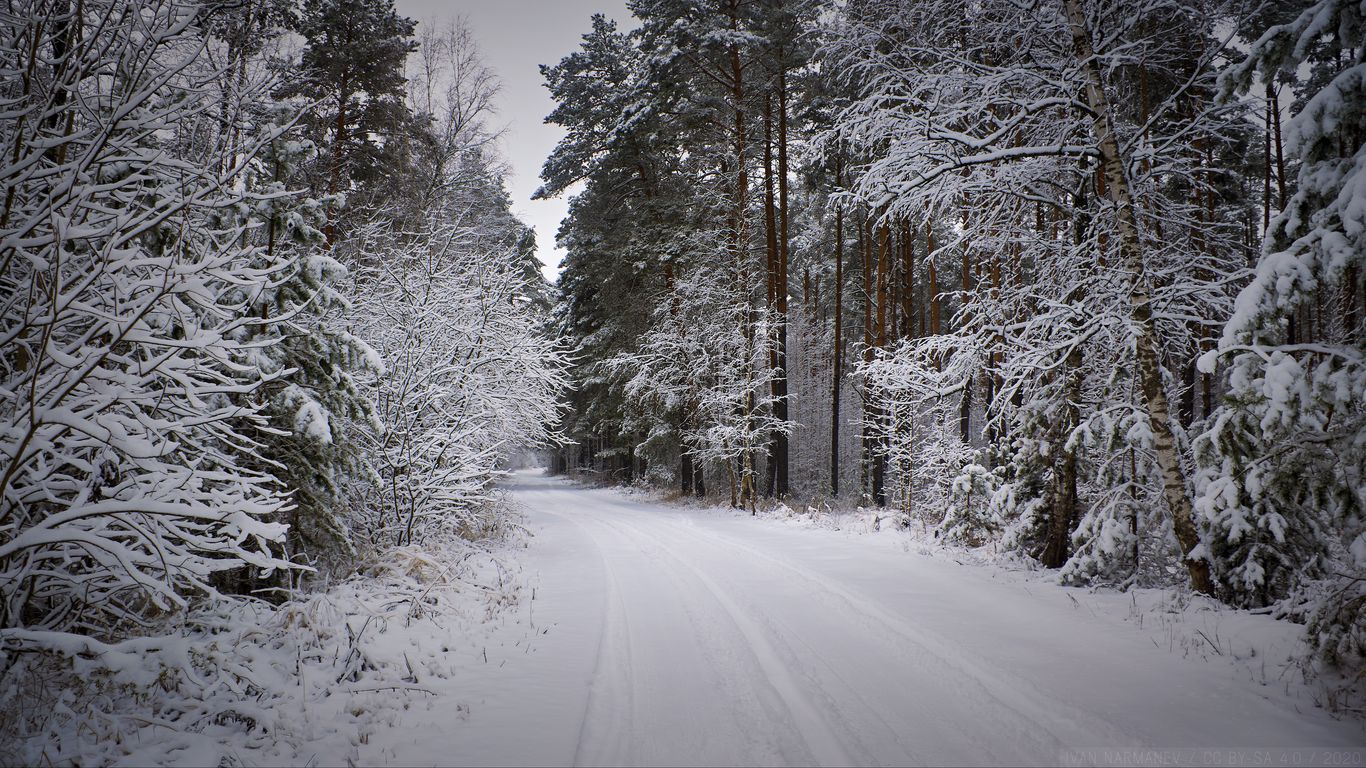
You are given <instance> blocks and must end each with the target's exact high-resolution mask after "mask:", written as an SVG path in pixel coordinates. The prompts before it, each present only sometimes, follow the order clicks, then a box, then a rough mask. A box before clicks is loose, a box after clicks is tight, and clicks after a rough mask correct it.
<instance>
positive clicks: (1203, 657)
mask: <svg viewBox="0 0 1366 768" xmlns="http://www.w3.org/2000/svg"><path fill="white" fill-rule="evenodd" d="M509 490H510V495H511V497H512V499H513V500H514V501H515V502H517V503H519V504H520V505H521V506H522V507H523V508H524V509H525V511H526V514H527V521H526V522H527V525H528V528H529V531H530V533H531V534H532V535H531V536H530V537H529V538H528V539H527V546H526V549H525V550H523V551H521V552H519V553H516V554H515V555H513V557H514V558H515V559H516V560H518V561H520V563H521V564H520V566H519V567H520V569H521V573H520V575H519V578H522V579H525V582H524V585H523V587H522V589H521V598H520V600H519V601H518V602H517V603H516V605H513V606H511V607H509V608H507V610H505V611H504V612H503V613H502V614H501V615H500V617H499V618H498V619H497V620H496V621H495V622H493V623H492V624H491V625H490V627H489V628H488V632H489V634H488V637H487V638H486V639H485V640H483V641H482V645H483V647H482V650H478V653H477V655H475V658H473V659H466V660H465V662H464V663H462V662H461V661H459V660H457V659H451V660H450V661H449V663H448V664H447V665H446V668H447V670H449V676H448V677H446V678H445V679H443V680H441V681H439V687H436V681H433V682H432V683H431V685H432V686H433V687H432V690H433V694H434V695H432V696H429V697H423V700H422V701H421V702H420V703H419V702H414V705H413V706H412V708H411V709H408V711H405V712H403V713H401V715H400V716H398V717H389V718H386V721H387V722H386V726H387V727H383V728H379V729H375V730H374V731H373V733H370V734H368V737H367V739H366V740H365V742H366V743H363V744H360V745H358V747H357V748H356V749H355V751H354V752H352V753H351V754H350V755H348V756H347V757H348V759H349V760H351V761H354V762H357V763H359V764H383V763H394V764H405V765H419V764H442V765H445V764H471V765H506V764H532V765H568V764H588V765H596V764H605V765H713V764H715V765H747V764H761V765H787V764H793V765H804V764H826V765H848V764H858V765H874V764H881V765H917V764H941V765H943V764H971V765H991V764H1067V765H1123V764H1139V765H1175V764H1191V765H1236V764H1249V765H1297V766H1309V765H1361V764H1362V763H1363V758H1366V730H1363V724H1362V723H1361V722H1360V721H1353V720H1338V719H1334V718H1333V717H1331V716H1330V715H1329V714H1328V713H1327V712H1325V711H1324V710H1323V709H1321V708H1319V707H1318V706H1316V702H1315V701H1314V699H1315V693H1314V687H1313V685H1312V684H1306V683H1304V682H1303V676H1302V674H1301V673H1300V670H1299V668H1298V666H1297V664H1296V662H1295V661H1294V659H1293V657H1294V656H1295V655H1296V654H1297V653H1298V652H1299V643H1300V640H1299V635H1300V632H1301V630H1302V628H1301V627H1299V626H1296V625H1293V624H1288V623H1285V622H1279V621H1275V620H1273V619H1271V618H1269V617H1266V616H1255V615H1250V614H1247V613H1246V612H1240V611H1233V610H1230V609H1227V608H1221V607H1219V606H1217V605H1215V604H1213V603H1209V602H1205V601H1202V600H1198V599H1197V600H1191V599H1189V598H1188V597H1185V596H1183V595H1181V594H1180V593H1177V592H1172V591H1162V590H1140V591H1137V592H1130V593H1124V594H1120V593H1114V592H1105V591H1092V590H1083V589H1075V588H1064V587H1060V586H1058V585H1056V584H1055V583H1053V582H1052V580H1051V579H1052V575H1051V574H1046V573H1039V572H1029V571H1027V570H1020V569H1010V568H1002V567H1000V566H994V565H990V564H984V563H981V562H971V561H970V560H967V559H965V558H964V557H962V556H960V555H956V554H955V553H953V552H952V551H950V550H947V549H944V548H939V547H934V546H931V545H930V544H929V543H927V542H924V541H920V540H917V538H916V536H915V534H914V533H913V532H905V531H883V532H877V531H874V530H873V528H874V525H873V524H872V521H871V520H870V519H868V518H867V517H866V516H864V517H860V516H858V515H845V516H843V517H841V518H830V517H825V518H823V519H818V518H817V517H813V516H797V517H792V516H788V517H784V518H782V519H775V518H774V517H772V516H770V517H768V518H765V517H762V516H761V517H758V518H755V517H751V516H749V515H748V514H745V513H742V512H738V511H733V510H719V509H714V508H696V507H687V506H680V505H670V504H664V503H661V502H659V501H657V500H655V499H654V498H653V497H651V496H649V495H646V494H641V493H632V492H623V491H620V490H609V489H589V488H584V487H581V486H576V485H572V484H569V483H567V482H564V481H561V480H557V479H552V478H546V477H543V476H540V475H539V474H534V473H519V474H518V475H516V476H515V477H514V479H513V480H512V481H511V482H510V483H509ZM462 645H463V646H464V650H463V651H462V652H463V653H464V654H465V655H466V656H469V655H471V653H472V652H473V651H475V650H476V649H474V647H473V645H471V644H470V643H468V642H467V643H463V644H462ZM452 650H454V649H452Z"/></svg>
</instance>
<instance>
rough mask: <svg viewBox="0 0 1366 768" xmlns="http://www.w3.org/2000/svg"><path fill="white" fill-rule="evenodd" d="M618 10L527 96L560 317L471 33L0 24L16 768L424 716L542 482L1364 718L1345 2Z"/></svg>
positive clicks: (200, 21)
mask: <svg viewBox="0 0 1366 768" xmlns="http://www.w3.org/2000/svg"><path fill="white" fill-rule="evenodd" d="M627 8H628V9H629V11H630V13H631V14H632V16H633V20H632V24H631V25H630V26H629V27H628V26H627V25H618V24H617V23H616V22H614V21H612V20H610V19H609V18H608V17H607V16H606V15H602V14H599V15H594V16H592V17H591V19H587V18H586V19H584V24H583V28H584V29H589V31H588V32H587V34H584V35H583V36H582V39H581V45H580V47H579V49H578V50H577V51H575V52H574V53H572V54H571V55H569V56H567V57H565V58H563V59H562V60H560V61H557V62H547V63H543V64H542V66H541V70H540V71H541V75H542V77H543V78H544V82H545V86H546V88H548V90H549V92H550V94H551V96H552V97H553V99H554V100H555V103H556V105H557V106H556V108H555V109H554V111H553V112H552V113H551V114H550V115H549V116H548V117H547V118H546V119H547V122H549V123H550V124H553V125H555V126H558V127H560V128H561V129H563V132H564V133H563V135H564V138H563V140H562V141H561V142H560V143H559V145H558V146H557V147H556V148H555V150H554V152H553V153H552V154H551V156H550V157H549V158H547V159H546V160H545V162H544V168H543V171H542V175H541V179H542V182H543V186H542V187H541V189H540V191H539V192H538V193H537V195H538V196H540V197H544V198H556V197H565V198H568V200H569V201H570V202H569V206H570V207H569V216H568V218H566V219H565V220H564V221H563V223H562V224H561V227H560V230H559V232H558V235H557V241H558V243H559V244H560V246H561V247H562V248H563V249H564V250H565V252H566V254H567V255H566V256H565V258H564V261H563V263H562V264H561V267H560V268H561V273H560V276H559V279H558V282H556V283H551V282H548V281H547V280H546V279H545V278H543V277H542V274H541V262H540V261H538V259H537V253H536V246H535V235H534V233H533V231H532V230H531V229H530V228H529V227H528V226H527V225H526V224H525V223H524V222H523V221H521V220H519V218H518V216H517V215H516V214H515V213H514V203H513V201H512V199H511V198H510V197H509V194H508V192H507V188H506V184H505V182H506V179H507V176H508V173H509V170H508V165H507V161H506V159H505V157H504V154H503V153H504V149H503V144H502V142H503V137H502V135H501V132H502V124H501V123H500V118H499V116H498V113H497V97H498V93H499V87H500V86H499V76H498V73H497V72H495V71H494V70H493V69H492V68H491V67H490V66H489V65H488V64H487V63H486V60H485V59H484V57H483V54H482V53H481V50H480V42H479V39H478V35H477V31H476V30H474V29H472V28H471V27H470V26H469V24H468V23H466V22H464V21H461V20H455V21H452V22H450V23H425V22H424V23H420V24H419V23H417V22H415V21H414V20H413V19H410V18H407V17H405V16H404V15H402V14H400V13H399V11H398V10H396V9H395V7H394V4H393V0H202V1H200V2H189V1H188V0H10V2H8V3H7V5H6V8H5V9H0V152H2V153H3V157H0V186H3V196H4V203H3V210H0V763H10V762H19V763H40V762H41V763H44V764H85V763H96V764H103V763H109V762H119V761H121V760H127V761H130V762H133V763H138V762H156V763H175V762H181V763H196V762H201V761H212V762H215V763H217V764H224V765H229V764H231V765H240V764H250V763H251V762H252V761H256V762H261V761H264V762H286V763H289V762H309V761H310V760H311V759H312V758H309V757H308V755H309V754H313V753H307V752H305V751H301V750H304V747H302V746H300V745H301V744H304V743H306V741H307V740H306V739H305V738H304V737H302V736H301V737H299V739H300V741H299V742H298V743H295V744H294V745H293V746H292V747H290V749H294V750H296V751H293V752H291V751H288V750H287V749H286V748H285V747H283V746H281V745H282V744H284V742H285V740H286V739H285V737H284V736H281V735H280V734H281V733H294V732H304V731H309V729H312V730H311V731H309V732H310V733H313V734H314V737H316V738H317V739H321V738H322V736H318V735H317V734H318V733H322V730H320V729H325V728H333V727H342V726H333V725H326V726H324V723H330V722H331V720H329V719H328V718H331V717H333V716H334V714H335V717H336V718H341V720H346V722H351V721H352V720H357V719H361V720H363V719H364V718H367V717H376V715H374V714H373V712H370V711H369V709H367V708H370V707H371V705H372V704H373V702H377V701H380V699H379V698H376V697H379V696H380V695H381V693H380V692H383V691H392V690H398V691H399V692H400V694H402V695H411V696H416V695H419V694H429V693H430V690H428V689H426V688H423V687H422V685H424V684H425V683H424V681H426V680H428V679H429V678H431V677H432V676H434V675H435V676H438V677H439V676H441V675H442V674H447V673H449V670H447V672H440V673H438V672H434V671H433V670H437V669H438V668H441V667H440V664H439V663H438V662H436V661H430V659H429V660H428V661H425V662H424V661H421V660H419V663H417V664H414V661H413V659H414V658H418V657H417V656H416V655H415V654H416V653H417V651H416V650H414V649H413V648H407V647H406V646H403V647H402V648H401V647H400V645H401V643H400V642H399V639H400V636H401V635H402V633H401V631H400V629H398V628H399V627H404V628H407V627H411V626H415V625H418V624H421V623H422V622H424V621H427V622H435V621H436V620H437V618H440V617H442V616H445V617H446V619H445V620H446V621H447V622H448V624H450V625H451V626H455V625H459V626H462V627H463V626H465V622H469V623H471V626H473V625H474V624H478V623H479V622H481V621H487V620H489V617H492V616H496V615H500V614H499V613H498V611H501V610H505V609H506V610H512V608H509V606H513V607H515V606H522V607H525V605H527V604H529V601H530V600H533V599H535V596H536V591H535V590H534V589H528V590H524V591H525V592H527V593H529V594H528V595H524V594H522V592H519V591H518V590H519V589H520V587H515V586H513V583H514V581H515V579H516V578H520V577H516V576H514V575H512V574H513V571H515V570H516V569H515V568H512V567H511V566H509V565H508V564H509V563H510V562H512V560H510V559H508V558H507V557H505V556H504V555H502V554H499V552H500V549H499V548H500V547H506V546H507V542H508V541H509V540H512V541H521V539H520V538H519V537H523V536H525V535H526V530H525V526H524V525H523V522H522V518H521V517H520V516H519V514H518V513H517V512H516V510H515V509H514V508H513V506H514V505H512V504H511V503H510V502H509V501H508V499H507V497H506V495H505V494H504V492H503V491H502V490H500V483H501V482H503V480H504V479H505V478H507V477H508V476H509V475H510V473H511V470H512V469H513V468H514V467H515V466H517V465H518V463H519V462H520V461H522V460H523V458H524V457H525V455H526V454H528V452H531V451H539V452H540V454H541V455H542V456H543V457H544V458H546V460H547V461H548V463H549V464H550V465H551V466H550V471H551V472H553V473H556V474H561V475H567V476H568V477H570V478H572V479H574V480H577V481H582V482H598V483H605V484H619V485H629V486H636V487H640V488H649V489H653V491H654V492H657V493H658V492H663V493H666V494H668V497H669V498H670V499H671V500H672V501H673V502H675V503H679V504H697V503H708V504H713V505H721V506H729V507H730V508H733V509H737V510H743V511H744V514H745V515H754V514H756V513H759V512H762V511H765V510H767V511H772V510H775V509H777V510H792V509H806V510H813V511H822V510H823V511H826V512H833V511H837V510H860V511H865V510H871V511H872V514H873V517H874V519H875V520H876V525H877V527H880V528H889V529H895V530H899V531H910V530H918V531H920V532H922V533H924V534H925V535H927V536H929V537H930V538H932V539H933V540H935V541H937V542H940V543H941V544H943V545H944V546H950V547H957V548H959V549H961V550H975V551H989V552H990V553H992V557H993V558H996V559H997V560H1000V561H1009V562H1012V563H1015V564H1017V565H1019V567H1022V568H1024V569H1026V570H1039V571H1041V572H1046V573H1047V574H1048V579H1049V580H1050V581H1052V582H1060V583H1062V584H1064V585H1070V586H1077V587H1086V588H1090V589H1108V590H1118V591H1120V592H1125V591H1128V590H1139V589H1154V588H1157V589H1175V590H1179V591H1182V592H1184V593H1188V594H1189V593H1194V594H1196V595H1200V596H1204V597H1206V598H1208V599H1210V600H1212V601H1216V602H1217V603H1219V604H1222V605H1224V606H1228V607H1230V608H1233V609H1241V610H1246V611H1250V612H1252V613H1253V614H1258V615H1263V614H1265V615H1270V616H1273V617H1276V618H1278V619H1284V620H1287V621H1290V622H1294V623H1295V624H1297V625H1303V626H1302V627H1297V629H1296V631H1297V632H1298V633H1303V637H1304V638H1305V641H1304V644H1303V647H1304V654H1303V656H1302V658H1301V659H1300V662H1301V663H1302V664H1303V665H1304V668H1305V669H1309V670H1314V671H1315V672H1316V673H1318V674H1322V675H1325V676H1326V678H1325V679H1329V678H1331V679H1332V680H1334V681H1335V682H1334V683H1333V684H1332V685H1331V686H1329V690H1328V693H1327V694H1326V695H1327V697H1328V701H1327V704H1328V707H1329V708H1330V709H1333V710H1335V711H1337V712H1339V713H1342V712H1345V713H1349V714H1351V713H1355V714H1356V715H1360V714H1361V713H1362V712H1363V711H1366V709H1363V707H1364V706H1366V705H1364V704H1363V702H1366V698H1363V696H1364V695H1366V150H1364V149H1363V147H1362V139H1363V133H1366V109H1363V105H1366V3H1362V2H1358V1H1355V0H1317V1H1316V2H1303V1H1297V0H1269V1H1268V2H1261V3H1256V2H1251V1H1250V0H1029V1H1025V0H973V2H965V1H964V0H629V1H628V2H627ZM699 500H700V501H699ZM533 538H534V537H533ZM518 546H530V545H526V544H520V545H518ZM529 556H530V555H528V557H529ZM543 589H544V588H543ZM442 595H444V596H442ZM470 595H473V597H469V596H470ZM466 599H468V600H474V599H477V600H480V601H483V602H480V603H478V605H479V606H480V607H479V608H478V609H477V610H474V609H471V610H473V614H471V615H465V614H459V617H458V619H457V618H454V617H456V616H457V614H458V613H459V612H458V611H456V610H455V609H449V610H450V611H451V613H449V614H443V613H442V612H443V611H446V610H448V606H447V605H446V603H445V602H443V601H446V600H466ZM474 614H478V615H477V616H475V615H474ZM356 617H361V619H358V620H355V621H353V620H352V619H353V618H356ZM376 617H378V618H376ZM372 619H374V621H372ZM423 626H426V625H423ZM530 626H531V629H530V630H528V632H529V636H530V635H535V632H536V631H539V630H537V627H538V625H536V624H534V623H532V624H531V625H530ZM424 631H425V630H424ZM433 631H434V630H433ZM443 631H446V630H445V629H444V627H443ZM452 631H453V630H452ZM462 631H463V630H462ZM470 631H471V632H473V630H470ZM547 631H548V630H547ZM367 632H368V633H369V635H368V636H367ZM386 632H388V633H390V638H389V641H386V642H390V645H391V646H392V647H389V646H385V647H383V648H379V649H378V650H377V649H376V648H378V647H375V648H372V647H371V646H369V645H367V643H373V642H378V641H376V640H375V639H374V637H375V635H376V634H381V633H386ZM541 634H544V633H543V632H542V633H541ZM436 636H437V635H433V637H436ZM403 637H406V636H403ZM440 637H443V638H444V637H446V636H445V635H440ZM403 642H407V640H403ZM471 642H473V641H471ZM542 642H543V641H542ZM413 643H414V648H416V647H417V646H416V643H417V641H416V640H414V641H413ZM431 643H433V644H434V645H436V646H440V651H441V652H445V651H447V650H448V649H447V648H446V645H447V644H449V645H451V646H454V645H455V643H454V642H449V641H448V640H444V639H443V640H431ZM1212 645H1214V647H1215V651H1216V652H1220V653H1221V654H1222V651H1220V650H1219V646H1218V644H1217V643H1212ZM473 647H474V646H473V645H471V648H473ZM530 647H531V646H529V645H528V646H526V648H530ZM423 650H424V653H425V652H426V651H428V650H430V649H423ZM452 652H453V651H452ZM471 652H472V651H471ZM518 652H519V653H520V652H522V651H521V647H520V646H519V651H518ZM385 653H388V654H389V655H388V656H387V657H385V658H387V659H388V660H387V661H384V660H381V656H383V654H385ZM433 653H435V651H433ZM410 654H414V655H412V656H411V657H410ZM423 658H427V657H425V656H424V657H423ZM471 658H472V657H471ZM488 661H489V648H488V647H487V646H486V647H485V648H484V649H483V662H484V663H485V664H487V663H488ZM451 664H454V662H451ZM424 665H425V666H424ZM442 669H444V668H442ZM385 670H390V671H388V672H386V671H385ZM451 674H454V673H451ZM385 675H389V676H388V677H385ZM367 681H368V682H367ZM348 686H349V687H348ZM342 688H345V689H346V691H347V692H348V695H351V696H352V697H353V698H352V699H348V701H352V702H354V701H363V702H371V703H370V704H355V703H352V704H344V703H342V701H341V699H340V698H339V697H335V696H333V693H334V692H336V691H338V690H341V689H342ZM357 696H359V697H365V696H369V697H371V698H369V699H365V698H361V699H356V698H354V697H357ZM384 701H388V699H384ZM374 706H375V707H379V706H380V705H374ZM383 706H388V705H383ZM464 706H465V709H464V710H463V711H462V712H463V714H461V715H460V716H459V717H461V718H463V719H468V718H469V717H470V709H469V705H468V704H465V705H464ZM310 707H319V708H323V709H326V711H327V712H329V713H332V710H333V709H335V710H336V712H335V713H332V714H327V715H310V714H298V713H294V714H290V713H291V712H294V711H295V710H298V711H300V712H306V711H311V710H309V708H310ZM329 707H330V708H332V709H327V708H329ZM407 709H408V704H406V703H405V704H403V705H402V710H404V711H406V710H407ZM320 711H321V710H320ZM363 712H365V713H366V714H362V713H363ZM386 716H387V715H386ZM300 718H302V720H300ZM347 718H351V720H347ZM357 721H358V720H357ZM301 722H302V723H303V724H302V725H301V724H300V723H301ZM365 722H366V723H370V722H371V721H369V720H366V721H365ZM376 722H379V721H376ZM386 722H387V721H386ZM389 724H390V725H392V722H391V723H389ZM290 729H293V730H290ZM144 733H147V734H158V735H157V737H156V740H155V741H150V740H149V741H144V739H151V736H145V737H144V736H138V738H137V739H134V738H133V736H132V735H131V734H144ZM229 733H231V734H237V735H235V736H231V737H229V736H225V735H224V734H229ZM329 733H330V731H329ZM167 734H171V735H167ZM192 736H193V737H192ZM314 737H310V738H314ZM230 738H231V739H238V741H235V742H232V743H233V744H236V747H234V748H235V749H238V750H259V751H257V752H253V753H252V754H253V755H254V757H252V758H251V759H250V760H247V759H245V758H243V757H242V756H241V754H238V753H236V752H234V753H233V755H234V756H230V757H227V758H225V757H223V755H222V754H221V753H219V752H204V751H200V749H201V748H202V747H203V746H204V745H205V744H207V743H208V742H209V741H212V740H214V739H219V740H222V739H230ZM365 739H368V736H366V737H365V738H364V739H361V738H359V737H357V740H355V741H353V742H352V743H350V744H349V745H348V746H347V747H346V748H347V749H351V750H354V751H353V752H349V753H345V754H343V753H337V754H336V755H334V756H333V757H334V759H336V760H339V761H340V760H343V759H344V760H347V761H354V760H357V759H359V758H357V757H356V756H357V755H361V754H363V753H362V752H361V751H360V750H363V749H364V744H365V743H367V742H366V740H365ZM205 740H208V741H205ZM214 743H218V742H214ZM223 743H227V742H223ZM327 754H331V753H327ZM486 757H487V756H486ZM432 759H435V760H437V761H443V762H450V761H451V760H452V759H453V758H451V757H450V756H449V755H444V756H442V755H438V756H436V757H434V758H432ZM225 761H226V762H225ZM323 762H324V763H326V762H328V760H327V759H324V760H323ZM627 762H630V761H627ZM855 762H858V761H855Z"/></svg>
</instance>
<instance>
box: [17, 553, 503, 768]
mask: <svg viewBox="0 0 1366 768" xmlns="http://www.w3.org/2000/svg"><path fill="white" fill-rule="evenodd" d="M519 545H520V542H518V541H510V542H503V543H501V544H499V545H494V546H472V545H470V544H468V543H464V542H457V541H452V542H446V543H444V544H440V545H428V546H427V547H425V548H419V547H406V548H400V549H395V550H391V551H389V552H386V553H384V554H383V555H382V556H379V557H376V558H374V559H372V560H371V561H370V562H369V563H367V564H366V567H364V568H363V569H362V570H361V572H360V573H359V574H357V575H356V576H353V577H352V578H350V579H348V580H346V581H344V582H341V583H339V584H336V585H334V586H332V587H331V588H330V589H327V590H326V591H323V592H320V593H316V594H311V595H304V596H301V597H299V598H297V599H293V600H290V601H288V602H286V603H284V604H283V605H279V606H274V605H270V604H268V603H264V602H258V601H222V602H220V603H218V604H217V605H210V606H201V607H199V608H197V609H195V610H193V611H192V612H190V613H189V614H187V615H184V616H182V617H179V620H178V621H177V622H176V624H175V625H167V626H164V627H162V628H161V629H160V631H159V632H158V633H156V634H155V635H152V636H147V637H139V638H134V639H130V640H125V641H123V642H119V643H113V644H105V643H100V642H98V641H95V640H91V639H88V638H81V637H76V636H73V635H57V634H55V633H48V634H43V633H34V632H10V633H7V634H6V635H5V636H4V640H5V643H4V648H3V651H0V654H2V655H0V669H4V670H5V671H4V673H3V675H2V676H0V712H3V713H5V714H4V715H3V716H0V755H3V756H4V757H3V760H4V762H7V763H20V764H32V765H37V764H42V765H49V764H52V765H164V764H183V765H259V764H312V765H343V764H348V763H350V764H354V763H356V762H359V761H360V759H359V756H360V753H361V751H362V749H364V745H366V744H368V743H369V741H370V737H371V735H372V734H374V733H375V732H376V731H378V730H381V729H384V728H387V727H390V726H392V725H393V724H394V723H395V722H396V721H397V719H398V718H400V717H402V716H403V713H404V712H405V711H408V710H410V709H413V708H424V707H428V706H430V704H431V702H432V700H434V699H436V698H438V697H441V698H443V699H444V698H448V697H450V696H452V695H458V692H453V691H451V690H450V689H449V685H448V683H449V681H450V679H451V677H452V675H453V673H454V672H455V670H456V669H457V668H460V667H462V666H470V665H476V664H486V663H487V661H486V660H485V659H487V656H488V651H487V645H488V642H489V638H490V636H491V635H492V634H493V633H494V632H495V631H496V630H497V628H498V626H497V625H498V622H499V621H500V619H502V618H503V617H505V616H506V615H507V614H509V613H511V612H515V610H514V609H515V608H516V607H517V606H518V605H519V604H520V603H521V602H522V600H523V599H524V595H523V583H524V579H523V578H522V576H521V566H520V564H519V563H518V560H517V557H516V552H517V549H518V548H519ZM33 648H46V649H47V650H46V651H44V652H35V651H33V650H25V649H33ZM464 711H465V712H468V708H467V707H466V708H465V709H464Z"/></svg>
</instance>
